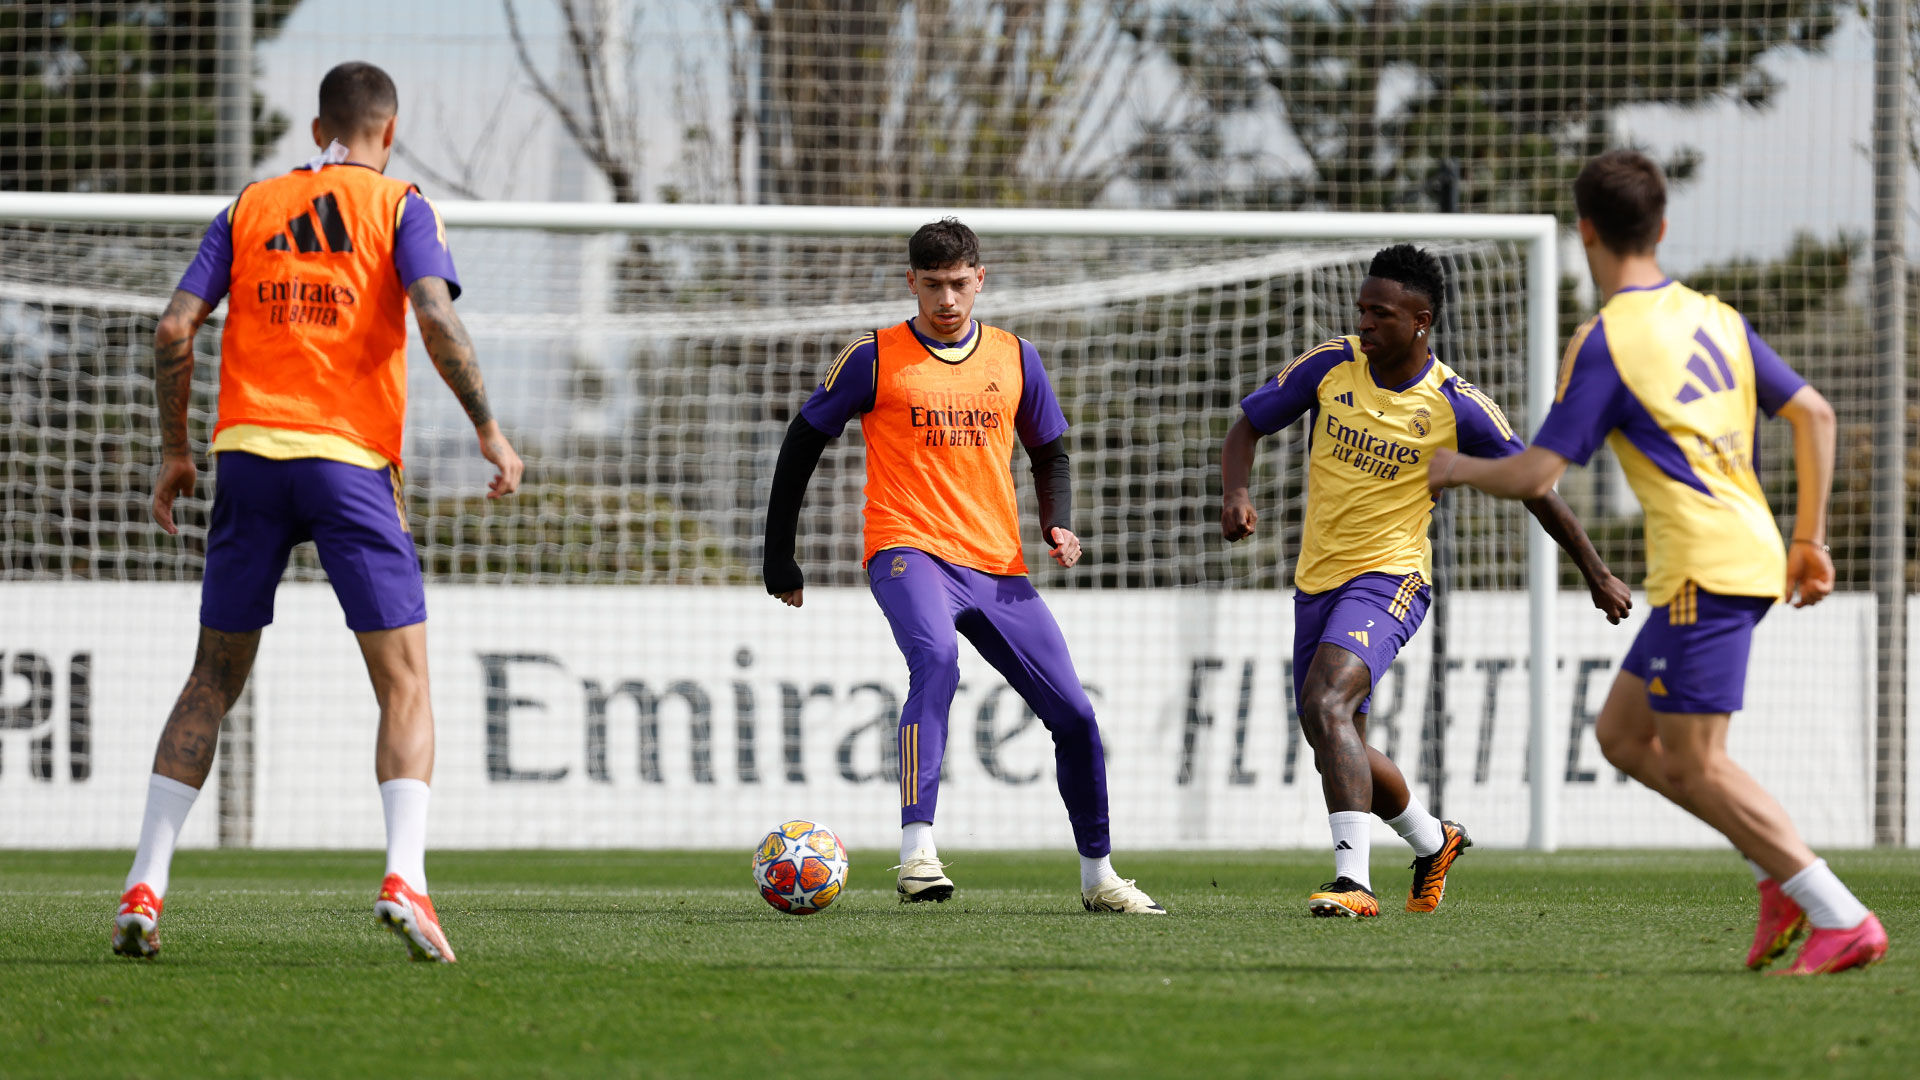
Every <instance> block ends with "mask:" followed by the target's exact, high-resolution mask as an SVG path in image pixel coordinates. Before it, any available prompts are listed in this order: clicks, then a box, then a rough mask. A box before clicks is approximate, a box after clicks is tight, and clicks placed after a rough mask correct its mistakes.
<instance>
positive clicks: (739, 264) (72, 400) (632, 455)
mask: <svg viewBox="0 0 1920 1080" xmlns="http://www.w3.org/2000/svg"><path fill="white" fill-rule="evenodd" d="M98 232H99V230H98V229H97V228H89V229H73V228H62V227H19V226H16V227H10V228H9V230H8V231H7V232H6V234H5V236H4V237H0V238H3V239H4V240H5V241H6V243H7V245H8V249H9V251H10V252H11V253H13V254H14V258H12V259H10V267H9V271H10V272H9V274H8V277H7V278H6V279H4V280H0V305H4V306H3V307H0V319H4V320H5V321H4V324H0V325H4V327H5V328H6V334H7V337H6V339H5V341H4V345H0V347H4V348H5V350H6V352H5V353H4V357H5V369H4V371H3V372H0V378H4V380H5V382H4V383H0V395H3V396H0V409H5V410H6V411H5V412H4V413H3V414H0V424H3V425H4V426H5V428H6V430H7V433H8V436H9V446H8V452H7V454H6V455H5V458H4V460H5V468H6V470H7V471H6V474H5V489H4V490H5V500H6V501H5V503H4V511H3V512H4V514H5V518H4V520H5V522H6V533H5V546H4V563H0V569H3V570H4V573H5V574H6V575H7V576H9V577H14V578H45V579H86V580H168V581H190V580H197V578H198V574H199V571H200V568H201V556H202V553H203V551H204V536H205V521H204V513H203V512H201V513H196V512H195V511H194V510H192V509H189V510H188V511H187V512H186V514H185V515H184V516H185V519H186V521H187V522H189V524H188V525H187V527H186V528H185V529H184V530H183V534H184V537H185V541H184V542H183V543H177V542H175V541H173V540H170V539H167V538H164V537H162V536H161V535H160V534H158V533H156V532H154V530H153V529H152V528H151V527H150V524H149V522H148V520H147V510H146V501H147V499H148V497H149V496H150V494H151V492H150V490H149V484H150V475H151V470H152V468H153V467H154V466H155V465H156V463H157V460H158V456H157V455H158V443H157V437H158V436H157V432H156V428H155V422H154V411H153V397H152V384H151V374H150V372H151V363H152V357H151V342H152V333H153V328H154V324H155V321H156V320H157V317H158V314H159V309H160V308H161V306H162V303H163V302H162V301H161V300H160V299H158V298H159V297H162V296H165V295H166V294H167V292H168V291H169V290H170V286H171V280H172V279H173V278H174V277H176V276H177V274H178V271H179V268H180V267H181V266H183V265H184V264H185V263H186V262H187V261H190V259H191V253H192V250H193V247H194V245H195V243H197V230H193V229H187V228H159V227H138V228H131V227H130V228H126V229H123V230H119V231H118V232H117V233H114V234H111V235H109V236H108V237H104V238H103V237H99V236H98V235H96V234H97V233H98ZM450 239H451V243H452V245H453V246H454V248H455V249H456V250H457V251H458V252H459V253H460V264H461V266H462V271H461V272H462V276H463V278H464V284H465V288H466V292H465V293H464V295H463V298H462V300H461V302H460V309H461V310H462V311H463V312H464V313H465V317H464V321H465V323H466V325H467V327H468V329H469V331H470V332H471V334H472V335H473V338H474V340H475V342H476V346H477V349H478V352H479V355H480V356H481V357H482V358H483V364H484V367H485V370H486V372H487V376H488V380H489V385H490V390H491V395H492V397H493V399H494V402H495V406H496V412H497V413H499V415H500V416H501V418H502V421H503V425H504V427H505V428H506V430H507V431H508V433H509V435H510V436H511V437H512V438H514V439H515V441H516V444H517V446H518V447H519V449H520V451H521V453H522V454H523V455H524V456H525V458H526V460H527V462H528V468H529V472H528V476H529V491H528V495H526V496H523V497H521V498H519V499H517V500H513V501H510V502H503V503H490V502H489V501H488V500H486V499H485V498H484V497H483V495H482V493H483V491H484V478H485V476H486V475H487V474H486V473H485V471H484V469H485V463H484V462H483V461H481V460H480V459H479V458H478V456H477V455H476V454H475V453H474V447H473V438H472V433H471V429H470V428H469V426H468V425H467V424H466V422H465V418H464V417H463V416H462V414H461V413H460V411H459V407H458V405H457V403H456V402H454V401H453V400H452V398H451V396H450V395H448V394H447V393H446V392H445V390H444V389H443V388H441V387H440V386H439V385H438V380H437V377H436V375H435V373H434V371H433V368H432V366H431V364H429V363H427V362H425V360H424V358H423V357H421V356H420V354H419V353H418V341H417V339H416V340H415V341H414V343H413V345H414V348H415V350H416V351H415V354H414V355H415V357H416V361H415V362H414V363H413V364H412V375H411V378H410V382H411V386H410V392H411V402H410V409H411V413H410V421H409V425H408V431H407V448H406V451H405V452H406V458H407V462H408V469H407V474H406V475H407V499H408V509H409V516H410V518H411V522H412V525H413V527H414V531H415V535H416V536H418V537H419V538H420V539H421V542H422V547H423V558H424V565H425V567H426V572H427V575H428V578H429V580H431V581H436V582H445V583H473V582H516V583H541V584H549V583H550V584H563V583H564V584H723V583H724V584H752V583H756V582H757V581H758V580H759V577H758V575H759V566H760V549H759V542H760V541H759V531H760V525H761V516H762V514H763V512H764V509H765V499H766V494H767V484H768V481H769V478H770V477H771V475H772V466H773V461H774V458H775V457H776V456H777V453H778V449H779V445H780V440H781V438H782V436H783V435H784V433H785V427H786V424H787V422H788V421H789V420H790V419H791V417H792V415H793V413H794V412H795V410H796V409H797V408H798V405H799V403H800V402H802V401H804V400H805V398H806V395H807V394H808V393H809V392H810V391H811V390H812V388H813V386H814V385H815V384H816V383H817V382H818V379H819V375H820V373H821V372H822V371H824V370H825V367H826V365H827V364H828V363H829V362H831V361H832V359H833V358H834V357H835V355H837V354H838V353H839V351H840V350H841V349H842V348H844V347H845V345H846V344H847V342H848V341H850V340H851V339H852V338H853V337H855V336H857V335H858V334H860V333H862V332H864V331H866V330H869V329H873V328H876V327H879V326H883V325H889V324H891V323H893V322H897V321H898V320H899V317H900V315H901V312H902V305H901V303H899V302H892V303H889V302H884V301H876V300H875V299H874V298H875V297H877V296H886V295H888V294H890V293H894V294H899V295H901V296H902V297H904V295H905V294H904V291H903V290H902V283H901V280H900V277H901V273H902V271H901V270H900V269H899V268H898V267H897V266H896V265H895V264H896V263H897V262H898V253H897V251H895V250H894V249H895V248H896V247H897V242H894V241H891V240H874V239H864V238H853V237H846V238H825V239H822V238H800V237H787V238H780V239H775V240H736V239H727V238H716V237H711V236H695V235H687V234H662V235H649V236H646V237H644V238H629V237H624V236H620V235H614V234H608V235H590V236H577V235H564V234H547V233H540V232H535V231H531V230H489V229H454V230H452V231H451V237H450ZM995 248H996V250H995V251H994V253H993V254H994V259H993V261H992V264H991V271H990V273H991V279H990V282H989V287H988V291H987V292H986V293H985V294H984V296H983V299H982V301H981V304H980V310H979V315H980V317H981V318H982V319H983V320H986V321H990V322H993V323H995V324H997V325H1005V326H1007V327H1008V328H1010V329H1013V330H1014V331H1015V332H1017V333H1019V334H1021V335H1022V336H1023V337H1026V338H1028V339H1029V340H1032V341H1035V342H1036V343H1039V344H1040V347H1041V349H1042V355H1043V358H1044V360H1045V362H1046V363H1047V366H1048V368H1049V371H1050V375H1051V378H1052V380H1053V382H1054V386H1055V390H1056V393H1057V394H1058V396H1059V398H1060V401H1061V405H1062V408H1063V409H1064V410H1065V412H1066V415H1067V417H1068V419H1069V421H1070V422H1071V423H1072V424H1073V428H1072V430H1071V432H1070V434H1069V437H1068V445H1069V451H1070V453H1071V455H1072V457H1073V461H1074V463H1075V481H1076V504H1077V506H1078V507H1079V508H1080V517H1081V518H1082V519H1083V523H1082V525H1081V527H1082V530H1083V531H1084V533H1085V534H1086V536H1085V539H1086V540H1087V541H1088V544H1089V549H1090V552H1089V555H1088V558H1087V560H1086V562H1084V563H1083V564H1082V568H1081V569H1080V570H1079V571H1077V572H1074V573H1066V572H1061V571H1058V570H1057V569H1056V570H1054V571H1050V572H1043V574H1042V577H1043V580H1044V581H1045V582H1046V583H1047V584H1048V585H1050V586H1056V587H1070V588H1075V587H1077V588H1106V587H1115V586H1118V587H1164V586H1187V585H1202V584H1223V583H1227V582H1230V581H1231V582H1234V583H1236V584H1253V585H1255V586H1257V587H1262V588H1275V587H1279V586H1282V585H1287V584H1290V578H1289V569H1288V568H1289V566H1290V564H1291V559H1290V558H1288V557H1286V553H1288V552H1291V551H1293V550H1296V549H1297V547H1298V542H1299V529H1300V521H1301V507H1302V505H1303V498H1302V492H1301V490H1300V481H1301V475H1300V471H1299V469H1298V468H1297V467H1296V465H1297V455H1298V454H1299V453H1300V452H1301V450H1302V449H1303V448H1304V443H1305V432H1304V430H1302V431H1297V432H1294V433H1291V434H1290V435H1287V436H1283V437H1281V438H1280V439H1278V440H1277V441H1276V442H1275V443H1274V444H1271V445H1270V446H1269V448H1268V450H1267V452H1266V453H1265V454H1264V455H1263V458H1262V463H1261V467H1260V471H1259V474H1258V484H1259V487H1258V489H1257V490H1256V491H1255V497H1256V500H1257V501H1258V503H1259V504H1260V505H1262V506H1265V507H1269V508H1270V511H1269V512H1270V515H1271V516H1270V522H1271V523H1272V525H1274V526H1277V527H1270V528H1267V529H1263V530H1262V532H1261V533H1260V534H1259V536H1257V537H1256V538H1255V539H1254V540H1252V541H1251V542H1250V543H1248V544H1244V545H1240V546H1237V547H1234V548H1226V547H1225V546H1224V545H1221V544H1219V543H1218V542H1217V532H1218V505H1219V496H1220V492H1219V477H1218V469H1217V466H1216V464H1215V458H1216V451H1217V448H1218V446H1219V443H1220V440H1221V438H1222V437H1224V435H1225V433H1226V428H1227V427H1228V426H1229V425H1230V424H1231V422H1232V419H1233V417H1234V416H1235V415H1236V409H1237V404H1238V401H1239V399H1240V398H1241V397H1242V396H1244V395H1245V394H1246V393H1248V392H1250V391H1251V390H1252V389H1253V388H1254V387H1255V386H1257V385H1259V383H1260V382H1261V381H1262V380H1263V379H1266V378H1269V377H1271V376H1272V374H1273V372H1274V371H1276V370H1278V367H1279V366H1280V365H1281V364H1283V363H1284V362H1285V359H1286V358H1290V357H1292V356H1294V355H1297V354H1299V353H1301V352H1304V351H1306V350H1307V349H1309V348H1311V347H1312V346H1314V345H1316V344H1318V343H1319V342H1321V341H1324V340H1326V339H1327V338H1329V337H1333V336H1337V335H1339V334H1341V333H1344V332H1346V331H1347V321H1348V320H1347V315H1348V311H1349V309H1350V308H1351V305H1352V303H1353V296H1354V294H1355V291H1356V290H1357V288H1358V284H1359V281H1360V279H1361V278H1362V277H1364V274H1365V267H1366V263H1367V261H1368V259H1369V258H1370V257H1371V255H1372V252H1373V250H1374V249H1375V245H1371V244H1352V243H1348V244H1322V245H1312V244H1288V245H1286V246H1284V247H1282V248H1281V249H1279V250H1275V249H1274V248H1273V246H1272V245H1271V244H1269V243H1264V242H1258V243H1256V242H1250V241H1241V242H1232V241H1205V242H1199V241H1193V242H1178V241H1167V240H1155V241H1143V240H1127V239H1118V238H1116V239H1100V240H1078V239H1066V238H1046V239H1041V240H1015V239H1001V240H998V241H996V242H995ZM1438 250H1439V251H1441V252H1442V253H1443V254H1444V259H1445V261H1446V263H1447V264H1448V266H1449V269H1450V271H1451V272H1452V275H1453V278H1454V280H1455V281H1456V282H1457V283H1458V284H1457V288H1458V295H1457V296H1456V297H1454V298H1453V300H1454V302H1453V303H1452V305H1451V306H1450V308H1449V310H1448V316H1447V319H1448V323H1447V327H1446V332H1445V334H1444V337H1445V338H1446V340H1445V342H1444V343H1443V344H1442V345H1441V346H1440V348H1441V349H1442V351H1443V352H1444V353H1445V354H1446V356H1445V358H1446V360H1447V362H1448V363H1449V364H1451V365H1452V366H1454V367H1455V369H1456V370H1458V371H1459V372H1460V373H1461V374H1462V375H1463V376H1465V377H1467V378H1468V379H1470V380H1472V381H1474V382H1475V383H1476V384H1477V385H1479V386H1480V387H1481V388H1482V389H1484V390H1486V391H1487V392H1488V393H1489V394H1490V395H1491V396H1492V397H1493V398H1494V399H1495V400H1497V401H1499V402H1502V403H1503V404H1504V405H1505V406H1506V407H1507V409H1508V411H1509V414H1510V416H1511V417H1512V418H1513V419H1514V420H1515V421H1516V423H1517V424H1519V425H1520V426H1522V427H1524V420H1525V418H1524V403H1523V402H1522V401H1521V398H1522V396H1523V393H1522V391H1523V388H1524V385H1525V378H1524V372H1523V368H1524V363H1525V361H1524V355H1523V347H1524V343H1525V299H1524V294H1523V293H1522V292H1520V291H1519V289H1518V285H1519V277H1518V275H1519V274H1520V267H1521V266H1522V260H1521V258H1520V255H1519V253H1518V252H1517V251H1516V250H1515V249H1513V248H1512V247H1511V246H1509V245H1502V244H1494V243H1461V244H1456V245H1442V246H1440V247H1439V249H1438ZM36 265H37V266H42V267H46V268H49V269H51V268H53V267H59V268H60V269H59V277H58V278H57V279H56V280H54V282H53V283H49V278H47V277H44V276H42V275H39V274H35V273H33V271H32V269H31V268H32V267H34V266H36ZM909 303H910V301H909ZM218 330H219V316H218V315H216V317H215V319H214V320H213V321H212V322H211V323H210V325H209V327H208V329H207V330H206V331H204V332H203V333H202V334H201V335H200V337H199V338H198V340H197V342H196V344H197V347H198V350H199V353H198V355H199V357H200V359H201V361H202V365H203V366H202V368H201V371H200V376H199V377H198V378H197V379H196V383H195V386H196V389H195V396H194V406H193V426H194V430H195V433H196V437H197V439H198V441H199V442H200V443H201V444H202V445H204V442H205V438H206V433H207V432H208V431H210V430H211V424H212V420H213V414H212V407H213V395H214V393H215V387H216V386H217V372H218V345H219V333H218ZM863 462H864V449H863V446H862V444H861V441H860V437H859V434H858V429H857V427H856V428H853V429H850V431H849V434H848V437H847V438H845V439H843V440H841V441H839V442H837V443H835V444H833V445H832V446H830V447H829V449H828V451H827V454H826V456H825V458H824V459H823V461H822V464H821V467H820V469H819V471H818V472H817V473H816V476H815V479H814V481H813V486H812V488H811V495H810V497H809V499H808V505H807V509H806V511H805V515H804V518H803V521H802V525H801V548H800V552H799V554H800V558H801V562H802V566H803V568H804V569H805V570H806V571H807V576H808V580H809V581H810V582H812V583H816V584H820V585H862V584H864V581H865V578H864V572H863V571H862V570H861V569H860V566H859V559H860V507H861V502H862V499H861V495H860V487H861V485H862V483H863V482H864V479H863V478H864V464H863ZM1015 472H1016V474H1018V475H1019V484H1020V490H1021V497H1022V499H1023V502H1024V504H1025V505H1027V506H1028V507H1029V509H1030V508H1031V501H1030V500H1031V490H1030V487H1031V485H1030V483H1029V482H1028V480H1027V478H1026V477H1025V476H1024V473H1023V470H1021V469H1018V468H1016V469H1015ZM1460 503H1461V507H1462V508H1461V509H1460V510H1459V511H1458V512H1457V515H1456V520H1457V522H1458V525H1459V528H1460V529H1461V531H1462V538H1463V542H1462V543H1461V544H1460V545H1459V551H1460V572H1461V574H1462V581H1463V583H1464V584H1466V585H1467V586H1469V587H1482V588H1517V587H1522V586H1523V581H1522V579H1521V578H1520V577H1519V576H1517V574H1518V571H1517V570H1516V567H1517V565H1518V562H1519V560H1520V559H1521V555H1520V554H1519V548H1518V547H1516V544H1518V543H1519V540H1518V538H1519V536H1520V530H1519V525H1518V521H1519V519H1518V517H1517V516H1516V514H1517V511H1516V510H1515V509H1514V508H1513V507H1511V506H1502V505H1500V504H1497V503H1495V502H1493V501H1492V500H1487V499H1483V498H1482V497H1480V496H1479V495H1478V494H1477V493H1467V494H1466V495H1465V497H1464V498H1462V499H1461V500H1460ZM1030 546H1032V545H1030ZM1028 554H1029V558H1030V561H1032V562H1034V563H1035V564H1036V565H1038V563H1039V562H1041V561H1043V560H1041V559H1040V558H1039V555H1040V552H1039V550H1038V549H1037V546H1034V549H1033V550H1030V551H1029V553H1028ZM294 573H295V574H296V580H319V577H318V576H317V564H316V563H314V562H313V560H312V559H310V558H304V557H303V558H300V559H298V560H297V561H296V565H295V569H294Z"/></svg>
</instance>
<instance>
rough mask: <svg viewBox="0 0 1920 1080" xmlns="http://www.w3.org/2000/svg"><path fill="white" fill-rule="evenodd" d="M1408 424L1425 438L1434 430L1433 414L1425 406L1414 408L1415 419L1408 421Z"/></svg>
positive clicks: (1415, 432)
mask: <svg viewBox="0 0 1920 1080" xmlns="http://www.w3.org/2000/svg"><path fill="white" fill-rule="evenodd" d="M1407 426H1408V427H1411V428H1412V429H1413V433H1414V434H1415V435H1418V436H1420V437H1421V438H1423V439H1424V438H1426V437H1427V432H1429V431H1432V430H1433V414H1432V413H1430V412H1428V411H1427V410H1426V408H1425V407H1424V406H1423V407H1421V408H1418V409H1415V410H1413V419H1412V420H1411V421H1409V422H1408V424H1407Z"/></svg>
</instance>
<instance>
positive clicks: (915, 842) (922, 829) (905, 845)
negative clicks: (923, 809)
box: [900, 821, 940, 864]
mask: <svg viewBox="0 0 1920 1080" xmlns="http://www.w3.org/2000/svg"><path fill="white" fill-rule="evenodd" d="M922 848H925V849H926V851H927V854H929V855H935V856H937V855H939V854H940V852H939V851H938V850H937V849H936V848H935V847H934V846H933V822H931V821H909V822H907V823H906V824H905V825H902V826H900V861H901V863H903V864H904V863H905V862H906V861H907V860H908V859H911V858H913V853H914V852H916V851H919V850H920V849H922Z"/></svg>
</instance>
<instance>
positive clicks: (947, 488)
mask: <svg viewBox="0 0 1920 1080" xmlns="http://www.w3.org/2000/svg"><path fill="white" fill-rule="evenodd" d="M876 344H877V346H878V348H879V364H878V370H877V371H876V372H875V377H874V394H873V409H872V410H871V411H869V412H868V413H866V414H865V415H864V416H862V417H861V419H860V429H861V432H862V434H863V435H864V436H865V438H866V442H867V488H866V495H867V508H866V553H865V554H864V555H863V556H862V561H863V562H864V561H866V560H868V559H871V558H873V555H874V552H876V551H880V550H883V549H885V548H890V547H910V548H916V549H918V550H920V551H924V552H926V553H927V554H929V555H933V556H936V557H938V558H941V559H945V560H946V561H947V562H950V563H953V564H955V565H957V566H967V567H972V568H973V569H975V570H982V571H985V572H987V573H989V574H1024V573H1026V572H1027V564H1026V561H1025V560H1024V559H1022V558H1021V555H1020V509H1019V506H1018V504H1017V502H1016V501H1015V498H1014V489H1013V472H1012V460H1013V448H1014V445H1015V443H1016V442H1017V441H1018V436H1017V435H1016V434H1015V433H1014V416H1015V413H1016V412H1017V411H1018V409H1019V407H1020V396H1021V394H1022V392H1023V391H1024V389H1025V388H1024V386H1023V379H1024V376H1023V373H1022V369H1021V365H1020V339H1019V338H1017V337H1015V336H1014V335H1012V334H1009V333H1007V332H1006V331H1005V330H1001V329H998V328H996V327H992V326H987V325H985V324H981V325H980V328H979V331H978V335H977V338H976V340H975V343H974V348H973V351H972V352H970V353H968V354H967V355H966V357H965V358H964V359H960V360H953V361H949V360H942V359H940V358H939V357H937V356H935V355H934V354H933V353H932V352H931V351H929V350H928V349H927V347H926V346H925V345H923V344H921V342H920V339H919V338H917V337H915V336H914V333H913V329H912V328H911V327H910V326H908V325H907V324H906V323H901V324H900V325H898V326H893V327H889V328H888V329H885V330H881V331H879V332H878V334H877V341H876Z"/></svg>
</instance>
